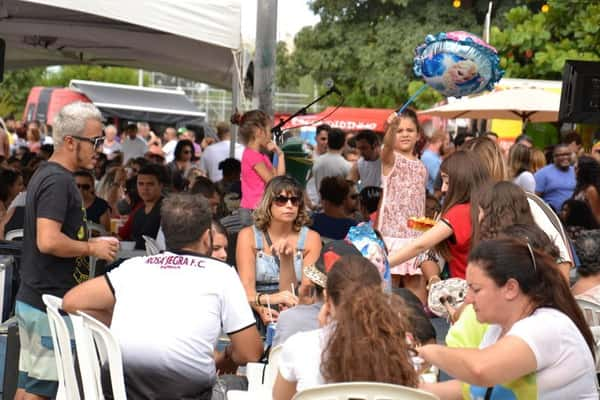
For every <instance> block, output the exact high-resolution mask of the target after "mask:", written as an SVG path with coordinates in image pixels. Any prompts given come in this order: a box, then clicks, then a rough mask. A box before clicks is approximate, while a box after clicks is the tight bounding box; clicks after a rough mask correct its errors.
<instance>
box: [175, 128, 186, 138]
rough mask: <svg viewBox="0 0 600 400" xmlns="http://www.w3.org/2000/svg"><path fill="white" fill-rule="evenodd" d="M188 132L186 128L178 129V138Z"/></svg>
mask: <svg viewBox="0 0 600 400" xmlns="http://www.w3.org/2000/svg"><path fill="white" fill-rule="evenodd" d="M186 131H187V128H186V127H185V126H182V127H181V128H179V129H177V136H179V135H181V134H182V133H185V132H186Z"/></svg>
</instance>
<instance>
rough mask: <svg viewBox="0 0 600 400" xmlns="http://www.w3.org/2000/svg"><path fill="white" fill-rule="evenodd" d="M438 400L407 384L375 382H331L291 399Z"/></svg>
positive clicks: (304, 391) (306, 390) (303, 391)
mask: <svg viewBox="0 0 600 400" xmlns="http://www.w3.org/2000/svg"><path fill="white" fill-rule="evenodd" d="M350 399H351V400H436V399H437V400H439V398H438V397H437V396H435V395H433V394H431V393H428V392H425V391H422V390H418V389H413V388H410V387H407V386H400V385H391V384H388V383H377V382H348V383H332V384H329V385H321V386H315V387H313V388H309V389H305V390H302V391H300V392H298V393H296V395H295V396H294V397H293V399H292V400H350Z"/></svg>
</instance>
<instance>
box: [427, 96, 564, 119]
mask: <svg viewBox="0 0 600 400" xmlns="http://www.w3.org/2000/svg"><path fill="white" fill-rule="evenodd" d="M559 107H560V94H559V93H555V92H550V91H547V90H543V89H504V90H496V91H493V92H491V93H487V94H483V95H480V96H476V97H469V98H464V99H462V100H459V101H456V102H453V103H450V104H446V105H443V106H439V107H434V108H430V109H428V110H424V111H421V112H420V113H419V114H425V115H432V116H437V117H442V118H448V119H456V118H472V119H494V118H498V119H518V120H521V121H523V122H526V121H527V122H555V121H558V109H559Z"/></svg>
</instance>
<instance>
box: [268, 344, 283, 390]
mask: <svg viewBox="0 0 600 400" xmlns="http://www.w3.org/2000/svg"><path fill="white" fill-rule="evenodd" d="M282 349H283V345H279V346H275V347H273V348H272V349H271V351H270V352H269V360H268V362H267V365H266V366H265V375H264V378H263V385H264V386H265V387H266V388H268V389H269V390H272V389H273V386H275V380H276V379H277V373H278V372H279V359H280V358H281V350H282Z"/></svg>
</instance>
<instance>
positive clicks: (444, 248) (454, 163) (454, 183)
mask: <svg viewBox="0 0 600 400" xmlns="http://www.w3.org/2000/svg"><path fill="white" fill-rule="evenodd" d="M440 171H441V172H443V173H445V174H447V175H448V179H449V185H448V192H447V193H446V196H445V197H444V202H443V203H442V211H441V213H442V216H443V215H444V214H445V213H446V212H448V210H450V209H451V208H452V207H454V206H456V205H458V204H466V203H471V226H472V227H473V228H475V227H476V225H478V223H479V218H478V217H479V209H478V208H477V207H475V206H474V205H473V203H472V202H471V198H472V196H473V194H474V193H475V191H476V190H477V188H479V187H481V186H484V185H485V184H486V183H487V182H489V181H490V176H489V173H488V170H487V168H486V167H485V166H484V165H483V163H482V161H481V159H480V158H479V157H478V156H477V155H475V154H473V153H472V152H469V151H464V150H459V151H457V152H455V153H453V154H451V155H450V156H449V157H448V158H446V159H445V160H444V161H443V162H442V165H441V166H440ZM472 232H475V229H472ZM471 243H473V234H471ZM436 250H437V251H438V252H439V253H440V254H441V255H442V256H443V257H444V258H445V259H446V260H448V261H449V259H450V251H449V250H448V243H447V241H443V242H442V243H441V244H439V245H437V246H436Z"/></svg>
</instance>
